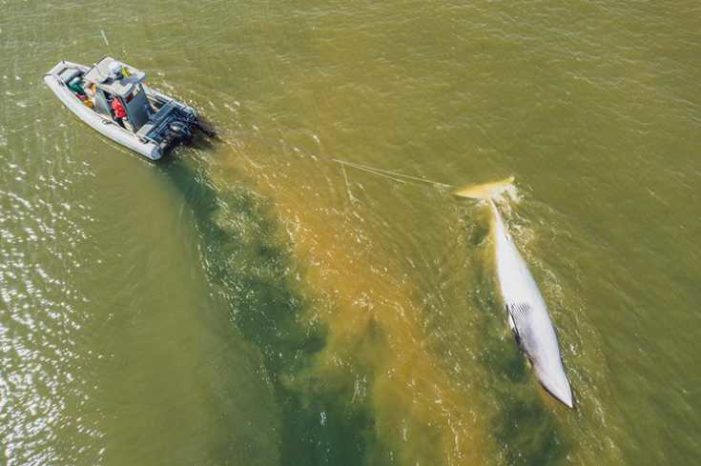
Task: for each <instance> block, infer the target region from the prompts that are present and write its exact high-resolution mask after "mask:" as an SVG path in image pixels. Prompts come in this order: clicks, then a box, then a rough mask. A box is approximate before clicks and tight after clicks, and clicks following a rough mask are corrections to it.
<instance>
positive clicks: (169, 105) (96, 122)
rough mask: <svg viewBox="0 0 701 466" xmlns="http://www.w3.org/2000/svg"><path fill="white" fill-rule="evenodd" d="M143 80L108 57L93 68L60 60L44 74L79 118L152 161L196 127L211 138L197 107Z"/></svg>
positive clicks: (134, 70) (129, 68) (161, 155)
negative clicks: (118, 112)
mask: <svg viewBox="0 0 701 466" xmlns="http://www.w3.org/2000/svg"><path fill="white" fill-rule="evenodd" d="M145 79H146V74H145V73H144V72H143V71H140V70H138V69H136V68H134V67H132V66H129V65H126V64H124V63H121V62H119V61H117V60H115V59H114V58H111V57H104V58H103V59H101V60H100V61H99V62H97V63H95V64H94V65H93V66H92V67H88V66H85V65H81V64H78V63H71V62H68V61H61V62H60V63H58V64H57V65H56V66H54V67H53V68H52V69H51V71H49V72H48V73H47V74H46V75H44V82H45V83H46V85H47V86H48V87H49V89H51V90H52V91H53V92H54V94H56V96H57V97H58V98H59V99H60V100H61V102H63V104H64V105H65V106H66V107H68V109H69V110H71V111H72V112H73V113H75V114H76V115H77V116H78V118H80V119H81V120H83V121H84V122H85V123H87V124H88V125H90V126H92V127H93V129H95V130H96V131H98V132H99V133H101V134H103V135H104V136H107V137H108V138H110V139H112V140H113V141H115V142H117V143H119V144H121V145H123V146H124V147H127V148H129V149H131V150H133V151H134V152H137V153H139V154H141V155H143V156H144V157H147V158H149V159H151V160H158V159H160V158H161V157H163V155H164V154H165V153H167V152H168V151H169V150H170V149H171V148H173V147H174V146H176V145H178V144H179V143H183V142H188V141H189V140H190V139H191V137H192V133H193V131H194V130H195V129H199V130H202V131H204V132H205V133H206V134H208V135H212V131H211V130H209V129H208V128H207V127H206V126H205V125H203V124H202V123H201V122H200V119H199V117H198V115H197V112H196V111H195V109H193V108H192V107H189V106H188V105H185V104H184V103H182V102H179V101H177V100H175V99H173V98H171V97H168V96H166V95H164V94H162V93H161V92H158V91H156V90H154V89H152V88H150V87H148V86H146V85H145V84H144V81H145ZM115 99H117V100H118V103H115V102H114V100H115ZM115 104H117V105H118V104H121V107H122V108H123V110H124V112H125V113H126V118H122V119H118V118H115V113H114V111H113V108H114V105H115Z"/></svg>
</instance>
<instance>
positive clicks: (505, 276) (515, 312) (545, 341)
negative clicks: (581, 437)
mask: <svg viewBox="0 0 701 466" xmlns="http://www.w3.org/2000/svg"><path fill="white" fill-rule="evenodd" d="M512 182H513V177H512V178H509V179H507V180H503V181H500V182H496V183H489V184H483V185H479V186H473V187H467V188H463V189H461V190H458V191H456V192H455V195H457V196H460V197H467V198H471V199H479V200H483V201H486V202H487V203H488V204H489V207H490V209H491V211H492V213H493V216H494V223H493V230H492V232H493V234H494V249H495V255H496V266H497V267H496V268H497V270H496V272H497V278H498V281H499V288H500V291H501V296H502V298H503V300H504V305H505V307H506V312H507V319H508V322H509V327H511V330H512V332H513V333H514V336H515V337H516V341H517V342H518V344H519V346H520V347H521V349H522V350H523V352H524V353H525V354H526V356H527V357H528V359H529V361H530V362H531V365H532V366H533V369H534V370H535V373H536V376H537V377H538V380H539V381H540V383H541V384H542V385H543V387H544V388H545V389H546V390H547V391H548V392H550V394H552V395H553V396H554V397H555V398H557V399H558V400H560V401H561V402H563V403H564V404H565V405H567V406H568V407H570V408H572V407H573V406H574V403H573V399H572V389H571V387H570V383H569V380H567V375H566V374H565V369H564V368H563V366H562V357H561V356H560V348H559V345H558V341H557V335H556V333H555V328H554V327H553V324H552V321H551V320H550V316H549V315H548V309H547V306H546V305H545V300H544V299H543V296H542V295H541V293H540V290H539V289H538V285H537V284H536V282H535V280H534V279H533V276H532V275H531V273H530V271H529V270H528V266H527V265H526V262H525V261H524V260H523V258H522V257H521V254H519V252H518V249H517V248H516V245H515V244H514V241H513V239H512V238H511V235H510V234H509V232H508V230H507V229H506V226H505V225H504V221H503V220H502V218H501V215H500V214H499V210H498V208H497V205H496V203H495V201H494V198H495V197H496V196H498V195H499V194H501V193H503V192H504V191H505V190H506V189H507V188H508V187H510V186H511V185H512Z"/></svg>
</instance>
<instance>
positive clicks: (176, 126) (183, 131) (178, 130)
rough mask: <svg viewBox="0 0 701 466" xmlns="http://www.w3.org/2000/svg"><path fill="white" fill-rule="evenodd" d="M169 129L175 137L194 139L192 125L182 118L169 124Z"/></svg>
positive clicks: (183, 139)
mask: <svg viewBox="0 0 701 466" xmlns="http://www.w3.org/2000/svg"><path fill="white" fill-rule="evenodd" d="M168 130H169V132H170V134H171V136H172V137H173V138H174V139H179V140H181V141H189V140H190V139H192V130H191V129H190V125H189V124H187V123H186V122H184V121H181V120H175V121H173V122H171V123H170V125H168Z"/></svg>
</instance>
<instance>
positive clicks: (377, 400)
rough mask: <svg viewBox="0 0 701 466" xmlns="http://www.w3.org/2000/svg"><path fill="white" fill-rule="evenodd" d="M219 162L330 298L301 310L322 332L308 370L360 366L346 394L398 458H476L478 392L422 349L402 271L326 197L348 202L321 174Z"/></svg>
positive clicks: (334, 373)
mask: <svg viewBox="0 0 701 466" xmlns="http://www.w3.org/2000/svg"><path fill="white" fill-rule="evenodd" d="M300 164H303V165H305V167H304V168H300V169H301V170H304V169H306V170H309V169H310V165H313V164H312V163H311V162H308V161H302V162H300ZM221 168H222V171H223V175H224V177H226V172H227V171H228V170H231V171H237V172H240V171H241V170H243V171H244V172H246V173H247V174H248V175H250V176H251V177H252V178H253V179H254V180H255V181H256V182H257V183H258V189H259V190H260V191H261V192H263V194H265V195H266V196H269V197H270V198H271V200H272V201H273V202H274V204H275V206H276V211H277V214H278V215H279V217H280V219H281V221H282V222H283V224H284V225H285V226H286V228H287V231H288V233H289V235H290V239H291V243H292V248H293V253H294V254H295V256H296V258H297V259H298V260H299V261H300V262H301V263H302V264H306V267H307V269H306V273H305V277H304V279H305V282H306V283H307V284H308V285H309V286H310V287H311V288H312V290H314V291H313V292H314V293H316V294H321V296H322V298H323V299H322V301H323V302H325V303H329V305H325V306H316V307H315V308H314V309H313V310H311V311H310V312H311V314H310V315H308V316H307V318H308V319H310V320H320V321H321V322H323V324H324V326H325V327H326V328H327V330H328V338H327V342H326V346H325V348H324V350H323V351H322V353H321V354H320V355H319V357H318V360H317V361H316V364H315V367H314V369H313V371H314V374H313V375H315V376H318V377H323V378H324V379H325V380H329V381H334V380H339V379H340V378H344V377H350V378H352V377H353V375H352V374H353V373H355V374H356V376H357V374H358V373H359V372H362V371H359V370H356V371H354V370H353V369H352V367H353V366H362V367H363V368H364V369H365V372H366V373H368V374H369V375H368V376H369V377H370V378H371V380H369V381H367V384H366V385H367V387H368V390H369V392H368V393H363V391H362V390H360V391H358V390H356V391H354V394H353V400H352V401H353V402H356V401H357V402H359V403H360V402H365V403H368V405H369V406H370V407H371V409H372V412H373V416H374V418H375V426H376V430H377V432H376V434H377V435H378V437H379V438H380V439H381V440H382V441H383V442H385V443H386V444H387V445H389V446H390V447H391V448H392V449H393V450H394V451H396V452H397V453H398V454H399V455H400V458H399V459H400V460H401V463H402V464H460V465H463V464H485V461H486V458H487V455H488V453H487V451H486V450H487V447H486V445H487V436H486V435H485V433H484V432H483V431H481V430H480V428H479V426H478V425H477V422H476V419H475V414H474V409H473V408H474V407H475V404H476V403H475V399H476V398H477V394H474V397H473V396H472V395H470V396H468V395H466V393H465V391H464V388H463V389H459V388H457V387H455V386H454V385H455V384H454V381H452V380H451V378H450V376H449V375H448V374H446V373H445V370H444V369H443V368H442V366H441V364H440V363H439V361H437V360H436V358H435V356H434V355H433V354H431V352H430V350H429V349H428V348H427V347H426V344H425V342H426V341H427V336H426V335H425V334H424V332H423V330H422V328H421V325H420V317H421V316H420V312H421V310H420V308H419V306H418V305H417V304H416V303H415V302H414V301H413V300H412V298H411V296H412V286H411V284H410V283H406V282H405V281H403V280H401V279H398V278H397V277H400V276H402V274H400V273H396V272H397V271H394V270H391V265H390V264H388V263H387V262H383V260H382V259H381V251H378V250H377V249H378V248H377V247H373V244H372V242H371V241H367V240H362V239H359V238H358V237H357V236H355V235H354V234H353V232H354V228H356V227H357V224H356V222H355V221H354V220H355V219H354V217H353V216H352V215H348V211H347V210H343V209H339V208H337V205H334V203H336V204H341V205H343V204H344V203H345V204H346V207H347V208H349V207H348V206H349V205H350V206H351V207H352V205H353V204H352V202H350V201H349V200H348V199H344V198H341V194H339V192H329V193H328V195H327V196H321V195H320V194H319V191H326V190H328V186H326V185H324V184H322V183H327V182H328V178H321V177H322V176H323V175H322V174H318V175H317V176H316V177H315V178H317V179H316V180H317V181H318V182H319V186H318V187H317V188H315V189H310V188H309V187H306V188H305V186H304V185H303V183H304V181H302V182H300V180H307V181H309V179H308V177H307V178H305V176H304V174H303V173H294V170H296V168H295V167H291V166H290V165H286V166H285V167H284V170H283V169H282V168H281V167H279V166H277V167H271V166H268V167H261V166H260V164H254V163H252V161H251V160H250V159H249V158H248V157H235V156H232V157H229V158H225V159H224V160H222V162H221ZM266 168H267V169H266ZM312 168H313V167H312ZM339 183H340V184H343V176H342V174H341V175H339ZM341 192H343V193H345V188H343V190H341ZM356 207H358V206H357V205H356ZM366 234H367V232H364V231H363V236H364V235H366ZM356 382H357V381H356ZM330 383H333V382H330ZM361 385H362V384H361ZM356 397H357V398H358V399H357V400H356V399H355V398H356Z"/></svg>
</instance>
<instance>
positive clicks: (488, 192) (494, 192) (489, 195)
mask: <svg viewBox="0 0 701 466" xmlns="http://www.w3.org/2000/svg"><path fill="white" fill-rule="evenodd" d="M513 183H514V177H513V176H510V177H508V178H506V179H503V180H500V181H493V182H491V183H484V184H475V185H469V186H465V187H463V188H460V189H458V190H457V191H454V192H453V194H454V195H456V196H458V197H467V198H470V199H479V200H484V201H486V200H493V199H495V198H498V197H499V196H501V195H502V194H504V193H505V192H509V191H510V190H512V189H513Z"/></svg>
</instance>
